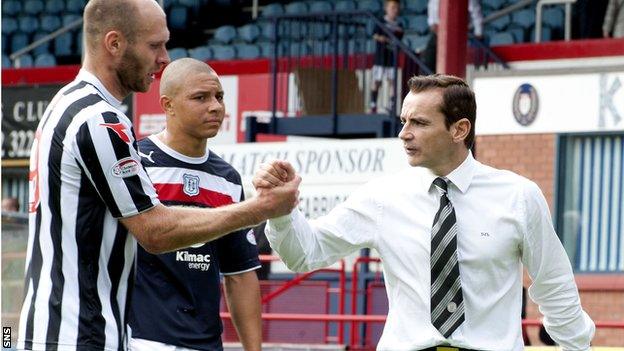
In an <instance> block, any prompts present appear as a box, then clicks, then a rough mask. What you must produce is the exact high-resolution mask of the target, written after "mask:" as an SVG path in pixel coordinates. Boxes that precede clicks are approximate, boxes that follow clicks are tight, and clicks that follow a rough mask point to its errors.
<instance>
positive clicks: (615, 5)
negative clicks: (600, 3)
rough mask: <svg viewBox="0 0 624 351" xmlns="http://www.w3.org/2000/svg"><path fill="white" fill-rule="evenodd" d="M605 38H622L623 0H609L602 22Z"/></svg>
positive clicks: (623, 22)
mask: <svg viewBox="0 0 624 351" xmlns="http://www.w3.org/2000/svg"><path fill="white" fill-rule="evenodd" d="M602 36H603V37H605V38H624V0H609V4H608V5H607V11H606V13H605V17H604V23H603V24H602Z"/></svg>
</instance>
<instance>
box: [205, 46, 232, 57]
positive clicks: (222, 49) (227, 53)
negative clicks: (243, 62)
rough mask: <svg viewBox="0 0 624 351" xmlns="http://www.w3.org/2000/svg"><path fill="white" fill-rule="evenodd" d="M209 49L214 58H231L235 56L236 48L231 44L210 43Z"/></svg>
mask: <svg viewBox="0 0 624 351" xmlns="http://www.w3.org/2000/svg"><path fill="white" fill-rule="evenodd" d="M210 49H211V50H212V53H213V57H214V59H215V60H233V59H235V58H236V50H235V49H234V48H233V47H232V46H227V45H212V46H210Z"/></svg>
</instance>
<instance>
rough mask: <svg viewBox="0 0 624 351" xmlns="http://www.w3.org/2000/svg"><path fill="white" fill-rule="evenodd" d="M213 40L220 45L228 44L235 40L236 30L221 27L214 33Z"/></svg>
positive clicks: (228, 26) (227, 26)
mask: <svg viewBox="0 0 624 351" xmlns="http://www.w3.org/2000/svg"><path fill="white" fill-rule="evenodd" d="M214 38H215V39H216V40H218V41H219V42H220V43H222V44H229V43H231V42H232V40H234V38H236V28H234V26H230V25H226V26H221V27H219V28H217V30H216V31H215V33H214Z"/></svg>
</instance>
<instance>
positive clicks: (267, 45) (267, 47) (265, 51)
mask: <svg viewBox="0 0 624 351" xmlns="http://www.w3.org/2000/svg"><path fill="white" fill-rule="evenodd" d="M256 45H258V46H259V47H260V56H261V57H266V58H270V57H273V50H274V49H275V45H273V43H272V42H270V41H267V40H259V41H257V42H256Z"/></svg>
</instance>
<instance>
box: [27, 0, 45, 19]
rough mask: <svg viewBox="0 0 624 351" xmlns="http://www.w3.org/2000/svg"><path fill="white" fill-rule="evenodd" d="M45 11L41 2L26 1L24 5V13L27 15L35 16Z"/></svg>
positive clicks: (34, 0)
mask: <svg viewBox="0 0 624 351" xmlns="http://www.w3.org/2000/svg"><path fill="white" fill-rule="evenodd" d="M44 9H45V5H44V4H43V1H42V0H27V1H26V2H25V3H24V13H26V14H28V15H33V16H37V15H38V14H40V13H41V12H43V10H44Z"/></svg>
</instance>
